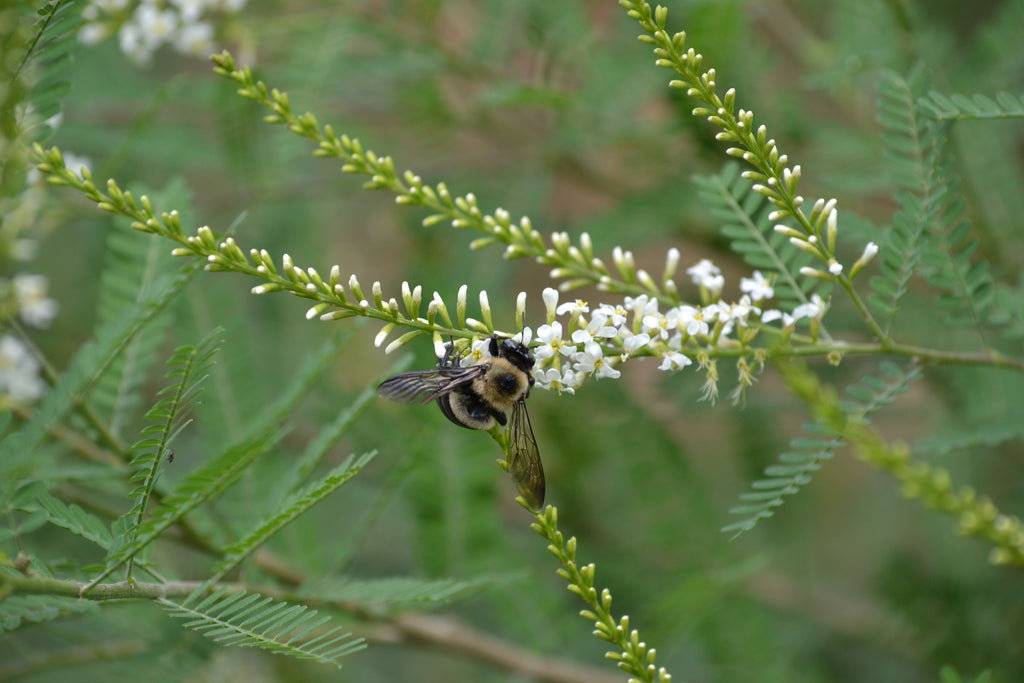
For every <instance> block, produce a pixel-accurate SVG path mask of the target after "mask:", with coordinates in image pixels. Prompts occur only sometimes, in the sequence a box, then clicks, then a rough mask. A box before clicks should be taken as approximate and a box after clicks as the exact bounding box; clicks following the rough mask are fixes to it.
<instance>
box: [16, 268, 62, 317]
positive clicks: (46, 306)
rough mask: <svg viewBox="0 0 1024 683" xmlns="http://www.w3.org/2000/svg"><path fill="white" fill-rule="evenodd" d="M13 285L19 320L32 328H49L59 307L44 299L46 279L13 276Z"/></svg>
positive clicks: (21, 274) (50, 300)
mask: <svg viewBox="0 0 1024 683" xmlns="http://www.w3.org/2000/svg"><path fill="white" fill-rule="evenodd" d="M13 284H14V296H15V298H16V299H17V301H18V313H19V314H20V315H21V319H22V320H24V321H25V322H26V323H28V324H29V325H31V326H33V327H40V328H45V327H49V326H50V323H51V322H53V319H54V318H55V317H57V309H58V308H59V306H58V304H57V302H56V301H55V300H53V299H48V298H46V288H47V280H46V277H45V276H43V275H30V274H27V273H20V274H18V275H15V276H14V281H13Z"/></svg>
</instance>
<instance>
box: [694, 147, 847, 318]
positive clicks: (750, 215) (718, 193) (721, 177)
mask: <svg viewBox="0 0 1024 683" xmlns="http://www.w3.org/2000/svg"><path fill="white" fill-rule="evenodd" d="M694 182H695V183H696V185H697V191H698V192H699V194H700V198H701V200H702V201H703V202H704V203H705V205H706V206H707V208H708V213H709V214H710V215H711V216H712V217H713V218H714V219H715V220H716V221H717V222H718V223H719V226H720V228H719V229H720V230H721V231H722V234H723V235H724V236H725V237H727V238H728V239H729V246H730V247H731V249H732V250H733V251H734V252H736V253H737V254H738V255H740V256H742V257H743V260H744V261H746V262H747V263H748V264H750V265H751V266H752V267H754V268H757V269H760V270H761V271H762V272H763V273H764V274H765V275H766V276H768V275H770V276H772V281H773V284H774V287H775V297H776V300H777V301H779V302H780V303H783V304H786V305H789V306H796V305H799V304H804V303H807V301H808V295H809V294H810V293H811V291H813V290H815V289H821V292H820V293H821V294H825V293H826V292H827V288H825V287H819V285H821V284H822V283H821V282H819V281H817V280H813V279H810V278H800V277H799V276H798V273H799V271H800V268H801V267H803V266H806V265H809V264H810V262H811V257H810V256H809V255H808V254H807V253H806V252H803V251H800V250H799V249H794V248H793V245H792V244H790V242H789V239H788V238H787V237H786V236H785V235H783V234H781V233H779V232H776V231H775V230H774V229H773V227H774V226H773V224H772V222H771V221H769V220H768V210H767V208H766V205H767V201H766V200H765V198H764V197H763V196H762V195H760V194H757V193H756V192H751V191H750V186H751V185H752V183H751V182H750V181H749V180H745V179H744V178H741V177H740V167H739V164H737V163H735V162H729V163H728V164H726V165H725V166H724V167H723V168H722V170H721V172H720V173H718V174H717V175H713V176H696V177H695V178H694Z"/></svg>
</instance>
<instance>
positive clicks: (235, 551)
mask: <svg viewBox="0 0 1024 683" xmlns="http://www.w3.org/2000/svg"><path fill="white" fill-rule="evenodd" d="M375 455H377V454H376V453H366V454H364V455H361V456H360V457H358V458H356V457H355V456H350V457H349V458H348V460H346V461H345V462H343V463H342V464H341V465H339V466H337V467H335V468H334V469H333V470H331V471H330V472H328V473H327V475H326V476H325V477H324V478H323V479H321V480H320V481H318V482H314V483H313V484H310V485H309V486H307V487H306V488H305V489H303V490H302V491H299V492H297V493H295V494H294V495H292V496H290V497H288V498H287V499H286V500H284V501H283V502H282V503H281V505H280V506H279V507H278V511H277V512H276V514H275V515H274V516H273V517H271V518H270V519H266V520H263V521H261V522H260V523H259V524H257V525H256V526H254V527H253V528H252V530H250V531H249V532H248V533H247V534H246V535H245V536H243V537H242V538H241V539H239V540H238V541H236V542H235V543H233V544H231V545H230V546H228V547H227V548H225V549H224V557H223V558H222V559H221V561H220V562H219V563H218V564H217V566H216V567H214V569H213V575H212V576H211V577H210V579H209V582H210V583H214V582H216V581H219V580H220V579H222V578H223V577H224V576H225V575H226V574H227V573H228V572H230V571H232V570H233V569H234V568H235V567H237V566H238V565H239V563H241V562H242V560H244V559H245V558H246V557H248V556H249V555H250V554H252V553H253V552H254V551H255V550H256V549H257V548H259V547H260V546H262V545H263V544H265V543H266V542H267V541H268V540H269V539H270V538H271V537H272V536H274V534H276V533H278V532H279V531H281V530H282V529H283V528H284V527H285V526H287V525H288V524H289V523H291V522H293V521H295V520H296V519H297V518H298V517H299V516H300V515H302V514H303V513H305V512H306V511H307V510H309V509H310V508H311V507H313V506H314V505H316V504H317V503H319V502H320V501H322V500H323V499H324V498H326V497H327V496H329V495H331V494H332V493H334V492H335V491H336V490H337V489H338V488H340V487H341V486H343V485H344V484H346V483H347V482H348V481H349V480H350V479H352V477H354V476H356V475H357V474H359V471H360V470H361V469H363V467H365V466H366V464H367V463H368V462H370V461H371V460H373V457H374V456H375Z"/></svg>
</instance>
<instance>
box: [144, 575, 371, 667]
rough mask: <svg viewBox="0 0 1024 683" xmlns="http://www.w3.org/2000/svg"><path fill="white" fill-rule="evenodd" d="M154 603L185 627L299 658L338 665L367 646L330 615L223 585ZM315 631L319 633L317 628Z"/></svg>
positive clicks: (231, 642)
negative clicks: (231, 590) (203, 595)
mask: <svg viewBox="0 0 1024 683" xmlns="http://www.w3.org/2000/svg"><path fill="white" fill-rule="evenodd" d="M157 602H159V603H160V605H161V606H163V607H164V608H165V609H166V610H167V612H168V613H169V614H170V615H171V616H172V617H175V618H178V619H185V620H186V621H185V623H184V626H185V627H186V628H189V629H192V630H193V631H198V632H200V633H202V634H203V635H205V636H206V637H207V638H211V639H213V640H215V641H217V642H218V643H221V644H224V645H234V646H237V647H255V648H259V649H261V650H266V651H268V652H273V653H275V654H279V655H286V656H289V657H297V658H299V659H311V660H313V661H316V662H320V663H323V664H334V665H335V666H338V667H340V666H341V663H340V662H339V660H340V659H341V658H342V657H344V656H346V655H350V654H352V653H353V652H357V651H359V650H362V649H363V648H365V647H366V643H365V641H364V640H363V639H362V638H352V634H351V633H343V632H342V627H340V626H335V627H330V626H329V624H328V622H329V621H330V617H328V616H323V617H318V616H317V611H316V610H309V609H308V608H307V607H306V606H305V605H289V604H288V603H286V602H278V601H275V600H273V599H272V598H267V597H262V596H260V595H259V594H257V593H246V592H244V591H242V592H238V593H229V592H228V589H226V588H222V589H220V590H218V591H216V592H215V593H213V594H211V595H209V596H208V597H206V598H204V599H200V598H199V597H198V595H197V594H193V595H192V596H189V598H188V599H186V600H185V601H184V602H182V603H177V602H174V601H172V600H168V599H166V598H161V599H159V600H158V601H157ZM317 631H319V633H316V634H315V635H314V633H315V632H317Z"/></svg>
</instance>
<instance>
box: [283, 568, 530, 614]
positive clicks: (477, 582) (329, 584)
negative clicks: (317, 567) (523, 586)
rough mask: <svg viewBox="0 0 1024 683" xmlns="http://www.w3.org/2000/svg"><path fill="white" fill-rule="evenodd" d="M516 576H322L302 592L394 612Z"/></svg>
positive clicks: (444, 601)
mask: <svg viewBox="0 0 1024 683" xmlns="http://www.w3.org/2000/svg"><path fill="white" fill-rule="evenodd" d="M515 578H516V577H514V576H508V575H505V576H497V575H485V576H479V577H475V578H472V579H469V580H457V579H415V578H408V577H395V578H387V579H368V580H362V579H352V578H348V577H343V578H340V579H339V578H334V577H319V578H316V579H313V580H311V581H308V582H306V583H304V584H302V587H301V588H300V591H299V595H300V596H301V597H303V598H306V599H309V600H324V601H328V602H331V603H335V604H338V603H345V602H353V603H358V604H360V605H374V606H382V605H386V606H387V607H388V608H390V609H391V610H394V611H398V610H408V609H418V610H424V609H437V608H439V607H444V606H446V605H450V604H452V603H454V602H457V601H459V600H464V599H466V598H468V597H470V596H472V595H475V594H477V593H479V592H480V591H481V590H484V589H486V588H487V587H489V586H495V585H502V584H507V583H508V582H509V581H510V580H514V579H515Z"/></svg>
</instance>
